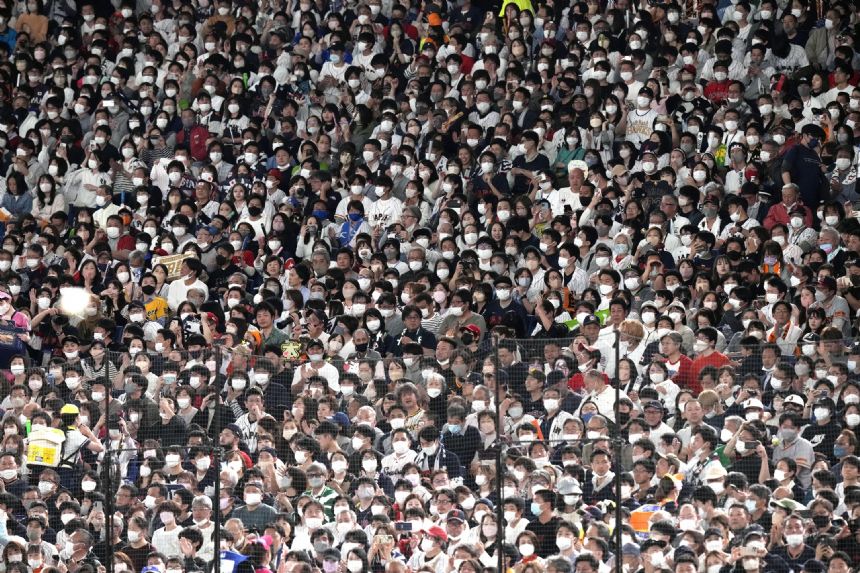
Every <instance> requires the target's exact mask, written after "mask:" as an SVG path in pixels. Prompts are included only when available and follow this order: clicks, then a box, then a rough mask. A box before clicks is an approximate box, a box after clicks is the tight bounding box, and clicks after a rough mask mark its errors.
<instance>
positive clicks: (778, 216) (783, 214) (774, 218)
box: [763, 200, 812, 231]
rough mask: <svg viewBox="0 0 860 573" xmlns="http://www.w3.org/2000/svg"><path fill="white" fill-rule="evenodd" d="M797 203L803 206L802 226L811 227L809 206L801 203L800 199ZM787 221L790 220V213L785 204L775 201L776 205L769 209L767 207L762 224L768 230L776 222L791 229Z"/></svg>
mask: <svg viewBox="0 0 860 573" xmlns="http://www.w3.org/2000/svg"><path fill="white" fill-rule="evenodd" d="M798 205H799V206H800V207H802V208H803V213H804V214H803V224H804V226H806V227H811V226H812V211H811V210H810V209H809V207H807V206H805V205H803V204H801V203H800V200H798ZM793 208H794V207H792V209H793ZM789 221H791V214H790V212H789V210H788V208H786V206H785V205H784V204H783V203H782V202H781V201H780V202H779V203H777V204H776V205H774V206H772V207H771V208H770V209H768V211H767V217H765V218H764V223H763V224H764V228H765V229H767V230H768V231H770V230H771V229H772V228H773V226H774V225H776V224H777V223H782V224H783V225H785V226H786V227H788V228H789V229H791V226H790V225H789Z"/></svg>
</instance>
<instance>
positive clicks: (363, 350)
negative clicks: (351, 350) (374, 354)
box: [355, 342, 367, 352]
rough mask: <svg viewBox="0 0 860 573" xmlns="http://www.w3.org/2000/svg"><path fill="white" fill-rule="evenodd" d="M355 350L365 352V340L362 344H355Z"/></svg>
mask: <svg viewBox="0 0 860 573" xmlns="http://www.w3.org/2000/svg"><path fill="white" fill-rule="evenodd" d="M355 351H356V352H366V351H367V343H366V342H365V343H363V344H356V345H355Z"/></svg>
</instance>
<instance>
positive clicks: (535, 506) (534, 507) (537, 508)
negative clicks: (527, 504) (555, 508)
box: [531, 501, 541, 515]
mask: <svg viewBox="0 0 860 573" xmlns="http://www.w3.org/2000/svg"><path fill="white" fill-rule="evenodd" d="M531 510H532V515H540V514H541V510H540V504H539V503H538V502H536V501H533V502H532V505H531Z"/></svg>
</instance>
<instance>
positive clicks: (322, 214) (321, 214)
mask: <svg viewBox="0 0 860 573" xmlns="http://www.w3.org/2000/svg"><path fill="white" fill-rule="evenodd" d="M311 215H313V216H314V217H316V218H317V219H328V211H325V210H323V209H317V210H315V211H313V212H312V213H311Z"/></svg>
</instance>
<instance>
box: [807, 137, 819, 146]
mask: <svg viewBox="0 0 860 573" xmlns="http://www.w3.org/2000/svg"><path fill="white" fill-rule="evenodd" d="M819 143H820V142H819V141H818V138H817V137H813V138H812V139H810V140H809V149H815V148H816V147H818V144H819Z"/></svg>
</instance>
